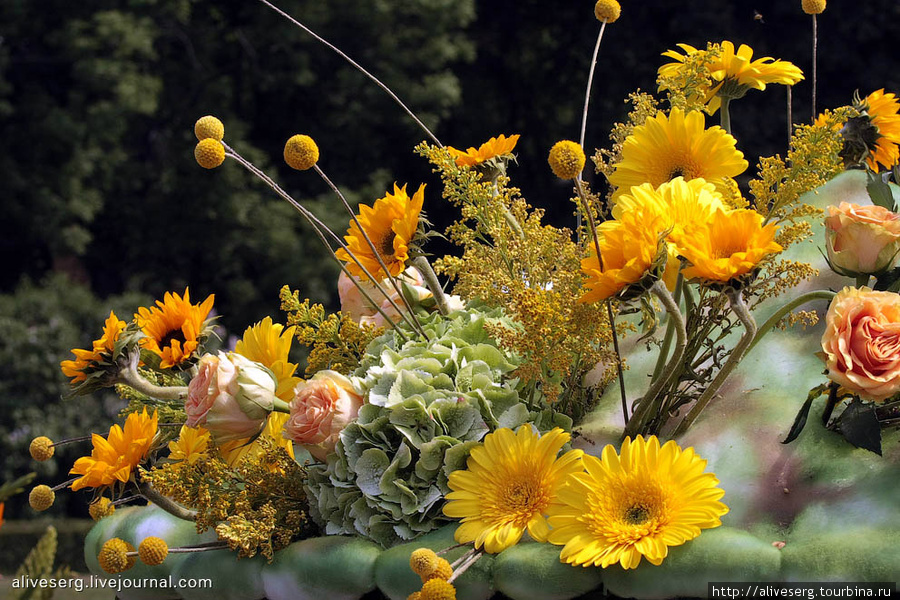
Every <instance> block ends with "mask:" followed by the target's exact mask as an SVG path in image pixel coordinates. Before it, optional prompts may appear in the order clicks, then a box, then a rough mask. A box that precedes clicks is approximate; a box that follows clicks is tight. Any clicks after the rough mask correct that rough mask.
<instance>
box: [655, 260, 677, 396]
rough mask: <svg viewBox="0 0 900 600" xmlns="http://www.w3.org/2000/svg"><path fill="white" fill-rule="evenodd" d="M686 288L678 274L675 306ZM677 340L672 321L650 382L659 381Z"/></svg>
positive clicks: (667, 326) (668, 326)
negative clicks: (670, 349)
mask: <svg viewBox="0 0 900 600" xmlns="http://www.w3.org/2000/svg"><path fill="white" fill-rule="evenodd" d="M682 288H684V275H682V274H681V272H679V273H678V280H677V281H676V282H675V304H678V303H679V302H681V290H682ZM674 338H675V323H674V321H673V320H672V319H669V322H668V323H667V324H666V335H665V337H663V343H662V346H660V348H659V356H658V357H657V358H656V366H655V367H654V368H653V376H652V377H651V378H650V381H651V382H653V381H656V380H657V379H659V375H660V373H662V370H663V367H664V366H665V365H666V359H667V358H668V357H669V348H671V347H672V340H673V339H674Z"/></svg>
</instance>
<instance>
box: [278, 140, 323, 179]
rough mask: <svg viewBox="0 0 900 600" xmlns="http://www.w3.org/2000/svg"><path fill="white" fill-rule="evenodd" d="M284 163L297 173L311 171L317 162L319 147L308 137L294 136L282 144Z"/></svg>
mask: <svg viewBox="0 0 900 600" xmlns="http://www.w3.org/2000/svg"><path fill="white" fill-rule="evenodd" d="M284 162H286V163H287V165H288V166H289V167H290V168H292V169H296V170H298V171H306V170H307V169H312V168H313V166H315V164H316V163H317V162H319V147H318V146H317V145H316V142H315V140H313V139H312V138H311V137H309V136H308V135H299V134H298V135H294V136H291V138H290V139H289V140H288V141H287V142H285V144H284Z"/></svg>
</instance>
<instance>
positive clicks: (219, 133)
mask: <svg viewBox="0 0 900 600" xmlns="http://www.w3.org/2000/svg"><path fill="white" fill-rule="evenodd" d="M194 135H196V136H197V139H198V140H200V141H203V140H206V139H213V140H216V141H219V142H221V141H222V138H223V137H225V125H223V124H222V121H220V120H219V119H217V118H216V117H214V116H212V115H206V116H205V117H200V118H199V119H197V122H196V123H194Z"/></svg>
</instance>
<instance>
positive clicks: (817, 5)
mask: <svg viewBox="0 0 900 600" xmlns="http://www.w3.org/2000/svg"><path fill="white" fill-rule="evenodd" d="M800 6H801V8H803V12H805V13H806V14H808V15H820V14H822V13H823V12H825V0H801V2H800Z"/></svg>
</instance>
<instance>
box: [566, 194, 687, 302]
mask: <svg viewBox="0 0 900 600" xmlns="http://www.w3.org/2000/svg"><path fill="white" fill-rule="evenodd" d="M665 223H666V221H665V220H664V219H663V218H662V217H661V216H660V215H659V214H656V212H655V211H640V212H634V213H627V214H624V215H622V218H620V219H615V220H611V221H606V222H604V223H601V224H600V227H598V232H597V233H598V241H599V242H600V244H599V245H600V255H601V258H602V259H603V265H602V268H601V264H600V261H599V260H597V252H596V248H595V247H594V244H593V243H590V244H588V248H589V250H590V252H591V254H590V256H588V257H587V258H585V259H583V260H582V261H581V272H582V274H583V275H584V276H585V280H584V287H585V288H586V290H587V291H585V293H584V294H583V295H582V296H581V298H579V299H578V302H580V303H589V302H599V301H601V300H606V299H607V298H609V297H610V296H613V295H615V294H617V293H618V292H620V291H621V290H622V289H624V288H625V287H626V286H629V285H631V284H633V283H637V282H639V281H640V280H642V279H643V278H644V277H645V276H646V275H647V274H648V273H649V271H650V268H651V267H653V265H654V264H656V263H657V261H658V259H659V258H660V256H659V253H660V251H661V250H662V248H660V239H659V238H660V235H661V234H662V233H663V232H665V230H666V227H665ZM671 269H674V270H671ZM670 270H671V271H670ZM677 275H678V258H677V256H668V257H667V258H666V273H665V274H664V275H663V279H664V280H665V282H666V284H667V285H668V287H669V288H670V289H671V288H672V287H673V286H674V284H675V279H676V278H677Z"/></svg>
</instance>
